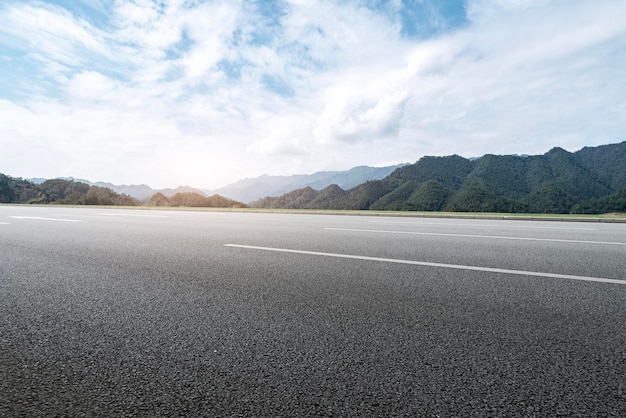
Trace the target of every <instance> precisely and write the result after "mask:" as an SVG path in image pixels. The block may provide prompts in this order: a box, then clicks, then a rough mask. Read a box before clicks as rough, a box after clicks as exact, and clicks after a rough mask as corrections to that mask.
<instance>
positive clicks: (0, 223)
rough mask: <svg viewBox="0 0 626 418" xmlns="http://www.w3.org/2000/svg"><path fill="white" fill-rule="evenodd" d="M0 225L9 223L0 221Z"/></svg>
mask: <svg viewBox="0 0 626 418" xmlns="http://www.w3.org/2000/svg"><path fill="white" fill-rule="evenodd" d="M0 225H11V224H10V223H9V222H0Z"/></svg>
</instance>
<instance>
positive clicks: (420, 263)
mask: <svg viewBox="0 0 626 418" xmlns="http://www.w3.org/2000/svg"><path fill="white" fill-rule="evenodd" d="M224 246H225V247H234V248H243V249H248V250H260V251H273V252H280V253H291V254H303V255H315V256H322V257H334V258H347V259H351V260H365V261H379V262H384V263H396V264H409V265H414V266H425V267H439V268H448V269H456V270H471V271H484V272H489V273H501V274H514V275H518V276H532V277H547V278H552V279H567V280H579V281H585V282H597V283H612V284H621V285H626V280H618V279H606V278H603V277H588V276H575V275H571V274H557V273H543V272H536V271H524V270H509V269H500V268H492V267H478V266H464V265H461V264H445V263H431V262H427V261H414V260H403V259H397V258H381V257H368V256H362V255H351V254H338V253H325V252H319V251H305V250H292V249H288V248H275V247H258V246H254V245H240V244H224Z"/></svg>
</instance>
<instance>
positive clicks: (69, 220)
mask: <svg viewBox="0 0 626 418" xmlns="http://www.w3.org/2000/svg"><path fill="white" fill-rule="evenodd" d="M9 218H13V219H35V220H38V221H57V222H82V220H80V219H58V218H44V217H43V216H9Z"/></svg>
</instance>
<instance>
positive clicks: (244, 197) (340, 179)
mask: <svg viewBox="0 0 626 418" xmlns="http://www.w3.org/2000/svg"><path fill="white" fill-rule="evenodd" d="M403 165H405V164H399V165H394V166H389V167H368V166H359V167H354V168H351V169H350V170H345V171H320V172H317V173H313V174H296V175H292V176H269V175H263V176H260V177H254V178H247V179H243V180H239V181H237V182H234V183H231V184H229V185H227V186H225V187H222V188H219V189H216V190H208V189H198V188H194V187H190V186H179V187H177V188H175V189H153V188H151V187H150V186H148V185H145V184H139V185H115V184H112V183H105V182H91V181H89V180H85V179H77V178H74V177H62V179H63V180H69V181H74V182H79V183H84V184H88V185H90V186H98V187H107V188H109V189H111V190H113V191H114V192H116V193H119V194H125V195H128V196H131V197H133V198H135V199H137V200H139V201H142V202H147V201H149V200H150V199H151V198H152V197H153V196H154V195H155V194H156V193H161V194H163V195H164V196H165V197H167V198H171V197H173V196H174V195H176V194H177V193H197V194H200V195H202V196H204V197H208V196H210V195H215V194H219V195H220V196H224V197H226V198H229V199H232V200H236V201H239V202H244V203H248V202H252V201H254V200H258V199H260V198H262V197H265V196H277V195H280V194H283V193H286V192H289V191H292V190H295V189H299V188H302V187H312V188H314V189H323V188H325V187H327V186H329V185H331V184H337V185H339V186H340V187H342V188H344V189H349V188H352V187H355V186H358V185H359V184H362V183H365V182H366V181H368V180H378V179H382V178H384V177H385V176H387V175H389V174H390V173H392V172H393V171H394V170H395V169H396V168H399V167H402V166H403ZM26 180H27V181H30V182H31V183H35V184H41V183H43V182H44V181H46V179H44V178H30V179H26Z"/></svg>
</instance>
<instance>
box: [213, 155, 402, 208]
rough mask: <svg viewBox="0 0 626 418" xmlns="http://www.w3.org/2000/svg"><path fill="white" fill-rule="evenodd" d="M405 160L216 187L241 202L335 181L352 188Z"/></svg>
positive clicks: (374, 178)
mask: <svg viewBox="0 0 626 418" xmlns="http://www.w3.org/2000/svg"><path fill="white" fill-rule="evenodd" d="M402 165H403V164H400V165H394V166H389V167H368V166H359V167H354V168H351V169H350V170H345V171H319V172H317V173H313V174H295V175H293V176H269V175H263V176H260V177H255V178H251V179H243V180H239V181H237V182H235V183H232V184H229V185H228V186H226V187H222V188H220V189H217V190H215V191H214V193H219V194H221V195H223V196H227V197H229V198H231V199H235V200H239V201H241V202H252V201H254V200H257V199H260V198H262V197H264V196H277V195H281V194H283V193H287V192H289V191H292V190H296V189H302V188H306V187H311V188H313V189H316V190H319V189H323V188H325V187H327V186H329V185H331V184H336V185H338V186H339V187H341V188H343V189H351V188H353V187H355V186H358V185H359V184H362V183H364V182H366V181H368V180H380V179H382V178H384V177H386V176H388V175H389V174H390V173H392V172H393V171H394V170H395V169H397V168H398V167H401V166H402Z"/></svg>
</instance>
